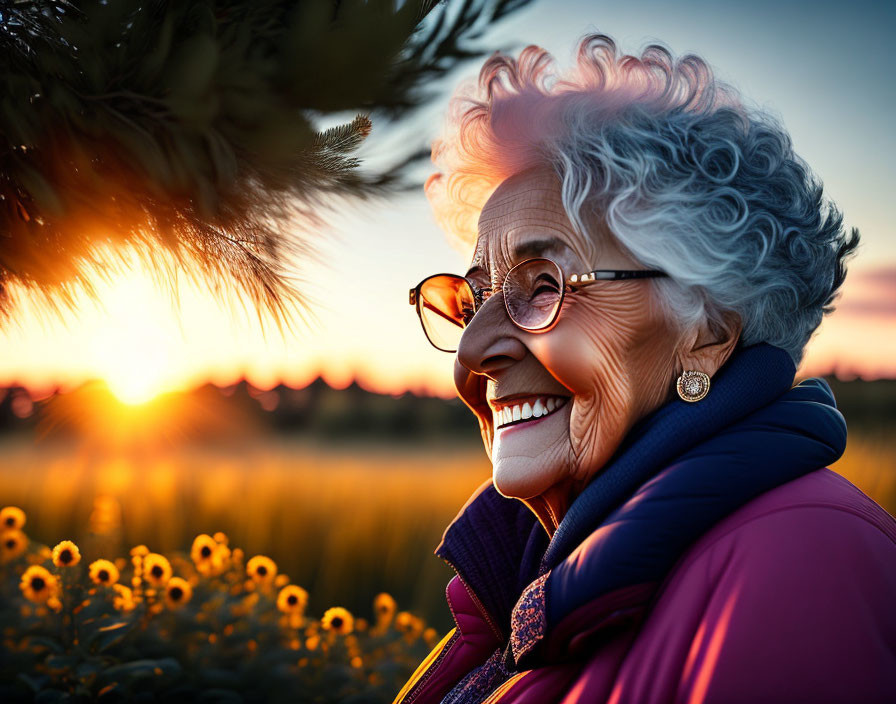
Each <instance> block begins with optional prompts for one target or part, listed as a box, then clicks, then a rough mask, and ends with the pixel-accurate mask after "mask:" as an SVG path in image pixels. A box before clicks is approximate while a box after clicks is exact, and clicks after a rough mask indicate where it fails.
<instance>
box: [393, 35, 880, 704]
mask: <svg viewBox="0 0 896 704" xmlns="http://www.w3.org/2000/svg"><path fill="white" fill-rule="evenodd" d="M478 89H479V90H478V92H477V91H476V90H473V91H465V92H461V94H460V95H458V96H457V97H456V98H455V99H454V100H453V101H452V111H451V117H450V119H449V124H448V127H449V129H448V130H447V132H446V135H445V136H444V137H443V138H442V139H440V140H438V141H437V142H436V144H435V145H434V148H433V159H434V161H435V163H436V164H437V165H439V166H440V168H441V173H438V174H436V175H434V176H432V177H431V178H430V179H429V181H428V182H427V189H426V192H427V196H428V197H429V199H430V201H431V202H432V203H433V205H434V208H435V210H436V214H437V217H438V218H439V219H440V220H441V222H442V223H443V225H444V227H445V229H446V230H447V231H448V232H449V233H450V234H451V235H452V236H454V237H455V238H456V239H457V242H459V243H461V244H464V245H469V246H470V247H471V249H472V260H471V262H470V268H469V270H468V271H467V272H466V274H465V275H464V276H455V275H451V274H437V275H434V276H431V277H429V278H427V279H424V280H423V281H422V282H421V283H420V284H419V285H418V286H417V287H415V288H414V289H413V290H412V291H411V302H412V303H413V304H415V305H416V308H417V312H418V314H419V316H420V319H421V321H422V323H423V328H424V331H425V333H426V335H427V337H428V338H429V340H430V342H431V343H432V344H433V345H435V346H436V347H438V348H439V349H441V350H444V351H446V352H456V361H455V383H456V386H457V390H458V393H459V395H460V396H461V398H462V399H463V400H464V402H465V403H466V404H467V405H468V406H469V407H470V409H471V410H472V411H473V412H474V413H475V415H476V417H477V419H478V421H479V425H480V428H481V431H482V438H483V441H484V442H485V447H486V450H487V451H488V453H489V455H490V457H491V460H492V464H493V468H494V472H493V476H492V477H491V478H490V479H489V480H488V481H486V482H485V483H484V484H483V485H482V486H480V487H479V489H478V490H477V491H476V492H475V493H474V495H473V496H472V497H471V498H470V499H469V501H468V502H467V504H466V505H465V506H464V507H463V508H462V510H461V511H460V513H459V514H458V515H457V517H456V518H455V519H454V521H453V522H452V523H451V525H450V526H449V527H448V528H447V530H446V531H445V534H444V537H443V540H442V542H441V544H440V545H439V546H438V547H437V548H436V554H437V555H439V556H440V557H441V558H442V559H444V560H445V561H446V562H447V563H448V564H449V565H450V566H451V567H453V568H454V570H455V571H456V573H457V574H456V576H455V577H453V578H452V579H451V581H450V582H449V584H448V587H447V598H448V602H449V606H450V608H451V612H452V614H453V615H454V618H455V621H456V627H455V628H454V629H452V630H451V631H450V632H449V633H448V634H447V635H446V636H445V638H444V639H443V640H442V641H441V642H440V643H439V644H438V645H437V646H436V648H435V649H434V650H433V652H432V653H431V654H430V655H429V656H428V657H427V658H426V660H425V661H424V662H423V663H422V664H421V665H420V667H419V668H418V670H417V672H416V673H415V674H414V676H413V677H412V678H411V680H410V681H409V682H408V683H407V685H405V687H404V688H403V690H402V691H401V692H400V693H399V695H398V697H397V699H396V701H397V702H403V703H406V704H410V703H411V702H413V703H414V704H423V703H428V702H443V703H452V704H453V703H455V702H458V703H459V702H465V703H466V702H483V701H486V702H490V703H491V702H495V703H497V702H500V703H501V704H508V703H509V702H564V703H566V704H573V703H576V704H578V703H584V702H589V703H590V702H615V703H622V702H632V703H635V704H648V703H650V702H680V703H681V704H685V703H689V704H690V703H695V702H703V703H706V702H710V703H712V702H716V703H718V704H733V703H736V702H751V703H755V702H763V703H769V702H788V703H791V704H792V703H795V702H813V703H815V704H818V703H821V702H862V703H864V704H870V703H871V702H896V607H894V595H896V521H894V520H893V517H892V516H890V515H889V514H888V513H887V512H886V511H885V510H883V509H882V508H881V507H880V506H878V505H877V504H876V503H875V502H874V501H872V500H871V499H869V498H868V497H867V496H865V494H863V493H862V492H861V491H860V490H858V489H857V488H856V487H855V486H853V485H852V484H850V483H849V482H848V481H846V480H845V479H844V478H842V477H841V476H839V475H838V474H836V473H834V472H832V471H831V470H830V469H828V468H826V465H827V464H829V463H832V462H834V461H835V460H836V459H838V458H839V457H840V456H841V454H842V453H843V450H844V447H845V444H846V425H845V422H844V420H843V417H842V415H841V414H840V413H839V412H838V411H837V409H836V406H835V404H834V399H833V396H832V394H831V391H830V388H829V387H828V385H827V384H826V383H825V382H824V381H823V380H822V379H809V380H807V381H803V382H802V383H800V384H798V385H796V386H793V382H794V376H795V373H796V367H797V365H798V364H799V362H800V360H801V358H802V355H803V351H804V348H805V345H806V343H807V341H808V340H809V338H810V336H811V335H812V333H813V331H814V330H815V329H816V328H817V327H818V325H819V323H820V322H821V320H822V316H823V314H824V313H827V312H829V311H830V310H831V304H832V301H833V300H834V297H835V295H836V293H837V290H838V288H839V287H840V285H841V284H842V282H843V280H844V276H845V270H844V261H845V259H846V257H847V256H848V255H850V254H851V253H852V252H853V250H854V249H855V248H856V246H857V244H858V233H857V232H856V231H855V230H853V231H852V232H851V233H850V236H848V237H847V236H846V234H845V233H844V231H843V226H842V215H841V214H840V213H839V211H838V210H837V209H836V208H835V207H834V206H833V205H829V204H828V205H825V204H823V201H822V187H821V185H820V183H819V182H818V181H817V179H816V178H815V177H814V176H813V175H812V174H811V172H810V170H809V169H808V167H807V166H806V164H805V163H804V162H803V161H802V160H801V159H800V158H799V157H798V156H797V155H795V154H794V152H793V150H792V146H791V142H790V139H789V137H788V136H787V133H786V132H785V130H784V128H783V127H782V126H781V125H780V123H779V122H778V121H777V120H776V119H774V118H773V117H771V116H770V115H768V114H766V113H765V112H763V111H761V110H759V109H756V108H748V107H745V101H744V100H743V99H742V98H740V97H739V96H738V94H737V92H736V91H735V90H734V89H733V88H732V87H731V86H728V85H726V84H723V83H721V82H720V81H718V80H716V79H714V77H713V75H712V73H711V71H710V69H709V68H708V66H707V64H706V63H705V62H704V61H702V60H701V59H699V58H698V57H695V56H692V55H689V56H687V57H684V58H682V59H681V60H679V61H673V60H672V58H671V55H670V53H669V52H668V51H667V50H666V49H665V48H663V47H662V46H659V45H652V46H650V47H648V48H647V49H646V50H645V51H644V52H643V54H642V56H641V57H640V58H636V57H633V56H618V54H617V50H616V46H615V44H614V42H613V41H612V39H610V38H609V37H607V36H604V35H594V36H589V37H586V38H585V39H584V40H583V41H582V42H581V44H580V46H579V50H578V55H577V64H576V66H575V67H574V69H573V70H572V71H571V72H570V73H569V74H567V75H563V76H556V75H554V74H553V72H552V69H551V58H550V56H549V55H548V54H547V53H546V52H544V51H543V50H541V49H539V48H537V47H529V48H527V49H525V50H524V51H523V52H522V53H521V54H520V56H519V58H518V59H517V60H514V59H512V58H508V57H506V56H502V55H499V54H496V55H495V56H493V57H491V58H490V59H489V60H488V61H487V62H486V63H485V65H484V66H483V68H482V72H481V74H480V79H479V84H478Z"/></svg>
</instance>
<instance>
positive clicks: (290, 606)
mask: <svg viewBox="0 0 896 704" xmlns="http://www.w3.org/2000/svg"><path fill="white" fill-rule="evenodd" d="M307 605H308V592H306V591H305V590H304V589H302V588H301V587H300V586H298V585H296V584H287V585H286V586H285V587H283V589H281V590H280V593H279V594H278V595H277V608H278V609H280V610H281V611H282V612H283V613H285V614H296V613H298V614H300V613H302V612H303V611H304V610H305V607H306V606H307Z"/></svg>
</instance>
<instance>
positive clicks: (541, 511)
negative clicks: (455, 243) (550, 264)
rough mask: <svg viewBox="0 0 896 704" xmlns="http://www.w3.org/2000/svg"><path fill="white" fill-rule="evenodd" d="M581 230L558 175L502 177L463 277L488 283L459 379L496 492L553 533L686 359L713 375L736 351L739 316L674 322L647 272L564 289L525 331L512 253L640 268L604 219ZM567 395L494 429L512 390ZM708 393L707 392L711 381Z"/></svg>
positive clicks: (570, 266)
mask: <svg viewBox="0 0 896 704" xmlns="http://www.w3.org/2000/svg"><path fill="white" fill-rule="evenodd" d="M594 229H595V231H596V232H597V234H594V235H592V236H591V237H583V236H580V235H578V234H577V233H576V232H575V230H574V228H573V226H572V224H571V223H570V222H569V219H568V217H567V216H566V214H565V211H564V209H563V205H562V201H561V197H560V187H559V180H558V178H557V177H556V175H554V173H553V172H552V171H548V170H544V169H539V170H530V171H526V172H523V173H521V174H517V175H515V176H513V177H511V178H509V179H507V180H506V181H504V182H503V183H502V184H501V185H500V186H499V187H498V189H497V190H496V191H495V193H494V194H493V195H492V197H491V198H490V199H489V201H488V202H487V203H486V205H485V206H484V208H483V209H482V213H481V216H480V219H479V236H478V239H477V243H476V249H475V252H474V255H473V259H472V262H471V268H470V270H469V272H468V273H467V277H468V278H469V279H470V280H471V281H473V282H474V284H475V285H476V286H477V287H489V286H491V287H495V290H496V293H495V295H492V296H490V297H489V298H487V299H486V301H485V303H484V304H483V305H482V307H481V308H480V309H479V310H478V311H477V313H476V315H475V316H474V317H473V319H472V321H471V322H470V323H469V325H468V326H467V327H466V329H465V330H464V334H463V337H462V338H461V342H460V345H459V347H458V351H457V357H456V360H455V373H454V377H455V385H456V387H457V390H458V394H459V396H460V397H461V399H462V400H463V401H464V402H465V403H466V404H467V405H468V406H469V407H470V408H471V409H472V410H473V412H474V413H475V414H476V416H477V418H478V420H479V424H480V429H481V431H482V437H483V441H484V443H485V447H486V451H487V452H489V454H490V455H491V460H492V465H493V480H494V484H495V487H496V488H497V489H498V491H499V492H500V493H501V494H502V495H504V496H507V497H514V498H518V499H520V500H522V501H524V502H525V503H526V504H527V505H528V506H529V507H530V508H531V509H532V510H533V512H534V513H535V514H536V515H537V516H538V518H539V520H540V521H541V523H542V525H543V526H544V527H545V530H546V531H547V532H548V534H550V535H552V534H553V532H554V530H555V529H556V527H557V526H558V525H559V523H560V521H561V520H562V518H563V515H564V514H565V512H566V510H567V508H568V507H569V505H570V504H571V503H572V501H573V500H574V498H575V497H576V496H577V495H578V494H579V493H580V492H581V490H582V489H583V488H584V487H585V486H586V485H587V484H588V483H589V482H590V481H591V480H592V479H593V478H594V477H595V475H596V474H597V473H598V472H599V471H600V469H601V468H602V467H603V466H604V464H605V463H606V462H607V460H608V459H609V458H610V457H611V456H612V454H613V453H614V451H615V450H616V449H617V448H618V447H619V445H620V443H621V442H622V440H623V439H624V438H625V435H626V434H627V433H628V431H629V430H630V428H631V427H632V426H633V425H634V423H635V422H637V420H638V419H640V418H641V417H643V416H645V415H647V414H649V413H650V412H652V411H654V410H655V409H657V408H658V407H659V406H661V405H663V404H664V403H666V402H667V401H669V400H670V399H672V398H673V396H674V395H675V379H676V378H677V377H678V375H679V374H680V373H681V372H682V371H683V370H686V369H695V370H699V371H703V372H705V373H707V374H708V375H709V376H710V377H712V376H713V374H714V373H715V372H716V371H717V370H718V368H719V367H720V366H721V365H722V364H723V363H724V362H725V360H726V359H727V358H728V356H729V355H730V354H731V352H732V351H733V349H734V346H735V344H736V342H737V337H738V335H739V333H740V323H739V321H738V320H736V318H733V317H729V318H728V319H727V322H726V326H725V330H723V331H722V332H721V333H720V332H719V331H716V332H715V333H714V334H710V332H709V330H708V329H705V327H700V328H696V329H693V330H687V331H677V329H676V328H674V326H672V325H671V324H670V323H669V322H667V321H666V320H665V319H664V317H663V315H662V313H661V311H660V309H659V306H658V305H657V304H656V302H655V301H654V299H653V294H652V293H651V286H650V284H649V283H648V282H649V279H648V280H643V279H642V280H637V279H636V280H628V281H601V282H598V283H595V284H591V285H589V286H587V287H585V288H582V289H580V290H579V291H577V292H575V293H567V295H566V298H565V300H564V303H563V307H562V309H561V311H560V315H559V318H558V321H557V323H556V325H554V327H552V328H551V329H550V330H548V331H547V332H541V333H536V332H526V331H524V330H521V329H520V328H518V327H516V326H515V325H514V324H513V322H512V321H511V320H510V318H509V317H508V315H507V310H506V308H505V305H504V298H503V296H502V295H501V293H500V289H499V287H500V285H501V283H502V282H503V280H504V276H505V275H506V273H507V271H508V270H509V269H510V268H511V267H512V266H513V265H514V264H516V263H518V262H519V261H523V260H525V259H529V258H532V257H539V256H544V257H547V258H550V259H553V260H554V261H555V262H557V263H558V264H559V265H560V267H561V269H562V270H563V273H564V276H566V277H568V276H569V275H570V274H573V273H585V272H589V271H591V270H593V269H644V268H645V267H644V266H643V265H641V264H640V263H639V262H638V261H636V260H635V259H634V258H633V257H632V256H631V255H630V254H628V253H627V252H626V251H625V250H624V249H622V247H621V246H620V245H619V244H618V243H617V241H616V239H615V238H614V237H613V236H612V235H611V234H610V233H609V232H608V231H607V230H606V229H605V228H594ZM546 237H554V238H557V239H558V240H559V243H558V244H556V245H552V246H550V247H549V248H548V249H544V248H538V249H537V250H532V251H526V252H523V253H520V254H519V256H515V254H514V252H515V250H516V248H517V247H518V246H520V245H521V244H522V243H524V242H527V241H533V240H535V239H545V238H546ZM521 393H526V394H533V395H548V394H556V395H560V396H564V397H568V400H567V401H566V403H565V405H564V406H563V407H562V408H560V409H559V410H557V411H556V412H554V413H553V414H551V415H548V416H546V417H544V418H540V419H538V422H537V423H533V424H531V427H529V424H528V423H523V424H521V425H516V426H511V427H508V428H499V429H497V430H496V426H497V425H500V424H501V423H500V421H498V422H496V421H495V419H494V416H493V410H492V407H491V406H490V402H492V400H493V399H495V398H500V397H505V396H509V395H514V394H521ZM710 393H712V391H711V390H710Z"/></svg>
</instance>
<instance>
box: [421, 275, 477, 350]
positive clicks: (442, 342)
mask: <svg viewBox="0 0 896 704" xmlns="http://www.w3.org/2000/svg"><path fill="white" fill-rule="evenodd" d="M418 306H419V308H418V310H419V311H420V320H421V321H422V322H423V330H424V332H425V333H426V336H427V337H428V338H429V341H430V342H431V343H432V344H433V345H434V346H435V347H438V348H439V349H440V350H444V351H445V352H455V351H456V350H457V346H458V344H459V343H460V336H461V335H462V334H463V332H464V327H465V326H466V324H467V322H468V321H469V319H470V317H471V316H472V315H473V312H474V298H473V289H471V288H470V284H469V283H468V282H467V280H466V279H464V278H463V277H461V276H451V275H447V274H439V275H438V276H433V277H430V278H429V279H427V280H426V281H424V282H423V284H422V285H421V286H420V298H419V302H418Z"/></svg>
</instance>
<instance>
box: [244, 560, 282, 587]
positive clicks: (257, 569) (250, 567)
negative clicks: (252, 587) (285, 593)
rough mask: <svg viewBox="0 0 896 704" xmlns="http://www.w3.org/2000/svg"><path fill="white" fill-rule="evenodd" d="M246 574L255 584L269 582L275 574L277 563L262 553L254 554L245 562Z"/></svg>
mask: <svg viewBox="0 0 896 704" xmlns="http://www.w3.org/2000/svg"><path fill="white" fill-rule="evenodd" d="M246 574H248V575H249V576H250V577H251V578H252V579H253V580H254V581H255V582H256V583H257V584H269V583H270V582H273V581H274V578H275V577H276V576H277V563H276V562H274V561H273V560H272V559H271V558H269V557H265V556H264V555H256V556H255V557H253V558H252V559H251V560H249V562H247V563H246Z"/></svg>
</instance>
